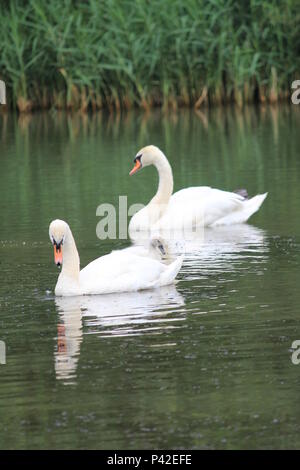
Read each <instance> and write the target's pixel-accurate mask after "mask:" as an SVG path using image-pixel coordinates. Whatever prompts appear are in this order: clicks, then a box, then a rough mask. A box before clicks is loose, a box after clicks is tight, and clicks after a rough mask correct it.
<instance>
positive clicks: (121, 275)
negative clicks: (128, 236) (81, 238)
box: [49, 220, 183, 296]
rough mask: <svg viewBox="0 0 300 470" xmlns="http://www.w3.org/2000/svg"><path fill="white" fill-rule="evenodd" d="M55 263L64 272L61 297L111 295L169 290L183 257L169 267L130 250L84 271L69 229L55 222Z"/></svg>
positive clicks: (58, 288)
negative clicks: (158, 289) (160, 288)
mask: <svg viewBox="0 0 300 470" xmlns="http://www.w3.org/2000/svg"><path fill="white" fill-rule="evenodd" d="M49 236H50V240H51V242H52V244H53V246H54V260H55V263H56V264H57V265H58V266H62V271H61V273H60V275H59V277H58V280H57V284H56V287H55V294H56V295H58V296H70V295H89V294H110V293H113V292H130V291H138V290H142V289H150V288H154V287H161V286H166V285H168V284H172V283H173V282H174V279H175V277H176V276H177V273H178V271H179V270H180V268H181V265H182V260H183V257H179V258H177V259H176V260H175V261H173V262H172V263H171V264H169V265H166V264H163V263H161V262H160V261H157V260H156V259H153V258H148V257H147V256H139V255H138V254H137V253H136V252H134V251H132V250H131V251H130V249H127V250H126V249H124V250H117V251H113V252H112V253H110V254H108V255H105V256H102V257H100V258H98V259H96V260H94V261H92V262H91V263H90V264H88V265H87V266H86V267H85V268H83V269H82V270H81V271H80V267H79V266H80V261H79V255H78V251H77V248H76V245H75V241H74V238H73V235H72V232H71V229H70V227H69V225H68V224H67V223H66V222H64V221H63V220H54V221H52V222H51V224H50V226H49Z"/></svg>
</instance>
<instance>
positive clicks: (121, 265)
mask: <svg viewBox="0 0 300 470" xmlns="http://www.w3.org/2000/svg"><path fill="white" fill-rule="evenodd" d="M167 268H168V267H167V266H165V265H164V264H162V263H160V262H159V261H156V260H154V259H151V258H147V257H144V256H136V255H134V254H132V253H130V252H129V253H128V252H126V250H124V252H122V250H120V251H114V252H112V253H110V254H109V255H105V256H103V257H101V258H98V259H96V260H95V261H93V262H92V263H90V264H89V265H87V266H86V267H85V268H84V269H83V270H82V271H81V272H80V284H81V286H82V288H83V292H84V293H85V294H97V293H98V294H100V293H110V292H125V291H137V290H141V289H147V288H151V287H154V286H156V284H157V283H159V279H160V277H161V275H162V273H163V272H164V271H165V270H166V269H167Z"/></svg>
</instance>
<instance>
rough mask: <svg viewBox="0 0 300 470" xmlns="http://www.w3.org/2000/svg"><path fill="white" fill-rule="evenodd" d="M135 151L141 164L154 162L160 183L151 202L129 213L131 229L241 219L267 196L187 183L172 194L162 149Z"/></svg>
mask: <svg viewBox="0 0 300 470" xmlns="http://www.w3.org/2000/svg"><path fill="white" fill-rule="evenodd" d="M137 155H138V156H139V157H140V159H141V164H142V167H144V166H148V165H151V164H153V165H155V166H156V168H157V170H158V173H159V186H158V190H157V193H156V195H155V196H154V197H153V199H152V200H151V201H150V203H149V204H148V205H147V206H146V207H144V208H143V209H141V210H140V211H139V212H137V213H136V214H135V215H134V216H133V217H132V219H131V221H130V224H129V230H130V232H134V231H136V230H149V229H157V230H164V229H169V230H170V229H181V228H183V227H185V228H187V229H191V228H192V227H195V226H203V227H209V226H216V225H230V224H237V223H243V222H246V221H247V220H248V219H249V217H251V215H253V214H254V213H255V212H256V211H258V209H259V208H260V206H261V204H262V203H263V201H264V200H265V198H266V196H267V193H265V194H261V195H257V196H255V197H253V198H251V199H246V198H244V197H243V196H241V195H240V194H237V193H234V192H230V191H222V190H220V189H214V188H211V187H209V186H199V187H190V188H186V189H181V190H180V191H177V192H176V193H174V194H172V191H173V176H172V170H171V167H170V164H169V162H168V160H167V158H166V156H165V155H164V154H163V152H162V151H161V150H160V149H158V148H157V147H155V146H152V145H150V146H148V147H145V148H143V149H141V150H140V151H139V152H138V154H137Z"/></svg>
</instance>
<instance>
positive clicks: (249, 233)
mask: <svg viewBox="0 0 300 470" xmlns="http://www.w3.org/2000/svg"><path fill="white" fill-rule="evenodd" d="M130 235H131V238H132V241H133V243H134V244H137V245H139V244H141V245H143V244H144V243H145V240H146V239H147V238H148V237H149V234H146V233H145V232H131V234H130ZM151 236H152V237H156V238H159V239H160V240H161V241H162V242H163V244H164V247H165V250H166V252H167V254H168V256H170V257H173V256H176V255H178V254H184V256H185V258H184V263H183V267H182V269H181V271H180V274H181V276H182V274H183V275H184V279H186V276H185V274H187V275H190V274H191V273H192V272H193V273H194V274H195V276H196V277H201V275H203V274H205V273H208V272H209V273H210V274H213V273H215V274H218V273H219V272H223V271H224V270H225V271H227V272H230V271H236V270H239V269H241V268H242V266H243V267H244V268H245V262H248V263H249V261H250V264H251V263H252V264H257V263H260V262H265V261H266V253H267V252H268V251H269V247H268V239H267V234H266V232H265V231H264V230H262V229H260V228H257V227H254V226H252V225H249V224H236V225H230V226H219V227H214V228H209V227H208V228H203V227H202V228H200V229H199V228H197V230H195V231H191V230H189V231H187V230H185V231H179V230H176V231H169V232H168V231H160V232H157V231H156V232H155V233H151Z"/></svg>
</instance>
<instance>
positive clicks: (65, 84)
mask: <svg viewBox="0 0 300 470" xmlns="http://www.w3.org/2000/svg"><path fill="white" fill-rule="evenodd" d="M297 3H298V2H297V0H289V1H288V2H286V1H284V0H280V1H278V2H271V4H270V2H267V1H262V2H258V1H256V0H249V1H248V2H234V1H232V0H226V1H222V0H218V1H215V2H205V1H204V0H187V1H186V2H184V3H183V2H182V1H181V0H167V1H164V2H161V1H159V0H152V1H151V2H148V1H147V0H140V1H139V2H138V3H137V4H136V2H129V1H123V2H119V1H117V0H112V1H109V2H99V1H98V0H90V1H89V2H88V3H84V4H80V5H79V4H78V5H77V4H76V7H74V2H72V1H70V2H59V1H58V0H55V1H51V2H47V1H46V0H30V1H28V2H20V1H13V2H10V4H9V6H7V4H6V2H4V3H2V4H1V5H0V15H1V18H2V22H1V29H0V41H1V47H2V49H1V57H0V70H1V75H2V77H1V78H3V79H4V80H5V81H6V84H7V87H8V93H7V95H8V99H10V103H9V104H10V106H12V107H14V108H18V109H19V111H21V112H28V111H31V110H32V109H34V108H40V109H41V108H42V109H47V108H49V107H55V108H56V109H68V110H71V111H74V110H79V111H82V112H86V111H87V110H92V111H95V110H99V109H102V108H106V109H108V110H109V111H119V110H121V109H131V108H132V107H134V106H138V107H140V108H143V109H145V110H149V109H150V108H153V107H155V106H161V107H163V109H165V110H166V109H171V110H176V109H177V108H178V107H181V106H194V107H195V108H199V107H203V106H207V105H219V104H226V103H235V104H236V105H237V106H239V107H242V106H244V105H245V104H247V103H250V102H253V101H259V102H261V103H265V102H270V103H275V102H277V101H279V100H285V99H287V98H288V96H289V94H290V86H291V82H292V80H293V79H295V78H297V77H296V74H297V72H299V69H300V63H299V53H298V49H297V48H298V45H299V41H298V25H299V12H298V10H297Z"/></svg>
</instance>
